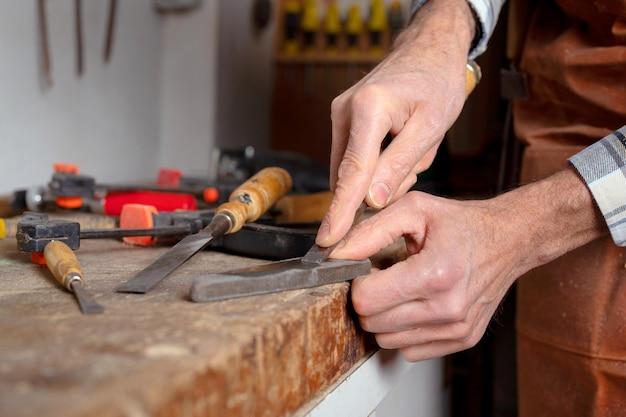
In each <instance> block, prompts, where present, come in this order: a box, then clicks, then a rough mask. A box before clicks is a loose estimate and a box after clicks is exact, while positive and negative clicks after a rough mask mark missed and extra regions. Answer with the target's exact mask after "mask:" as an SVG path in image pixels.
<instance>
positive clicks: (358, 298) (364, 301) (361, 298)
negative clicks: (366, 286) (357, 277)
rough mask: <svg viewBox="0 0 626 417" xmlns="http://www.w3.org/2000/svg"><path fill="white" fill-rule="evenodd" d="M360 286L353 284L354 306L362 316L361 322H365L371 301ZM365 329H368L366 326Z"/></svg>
mask: <svg viewBox="0 0 626 417" xmlns="http://www.w3.org/2000/svg"><path fill="white" fill-rule="evenodd" d="M360 288H361V287H360V286H356V285H354V284H353V285H352V307H353V308H354V311H355V312H356V313H357V314H358V315H359V316H361V323H363V319H364V317H365V316H366V315H367V313H368V312H369V310H370V307H371V306H370V302H369V300H368V297H366V296H365V294H364V292H363V290H361V289H360ZM364 330H367V329H366V328H364Z"/></svg>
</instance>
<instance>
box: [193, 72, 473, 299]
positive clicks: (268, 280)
mask: <svg viewBox="0 0 626 417" xmlns="http://www.w3.org/2000/svg"><path fill="white" fill-rule="evenodd" d="M480 77H481V74H480V68H479V67H478V65H476V63H475V62H473V61H470V62H468V64H467V67H466V84H465V88H466V93H467V94H468V95H469V94H470V93H471V92H472V90H473V89H474V87H475V86H476V84H477V83H478V81H479V80H480ZM364 210H365V203H362V204H361V206H360V207H359V209H358V210H357V213H356V214H355V222H357V221H358V219H359V217H360V216H361V214H362V213H363V212H364ZM335 247H336V245H333V246H331V247H327V248H322V247H320V246H318V245H316V244H314V245H313V246H312V247H311V249H310V250H309V251H308V252H307V253H306V254H305V255H304V256H303V257H302V258H299V259H289V260H286V261H281V262H275V263H272V264H266V265H260V266H256V267H252V268H246V269H242V270H238V271H231V272H225V273H220V274H208V275H204V276H200V277H197V278H195V279H194V281H193V284H192V286H191V293H190V296H191V300H192V301H194V302H208V301H218V300H226V299H230V298H239V297H247V296H253V295H260V294H269V293H275V292H280V291H289V290H296V289H301V288H311V287H316V286H320V285H326V284H330V283H336V282H342V281H350V280H352V279H354V278H356V277H358V276H360V275H365V274H367V273H368V272H369V271H370V268H371V262H370V260H369V259H365V260H360V261H359V260H357V261H353V260H328V256H329V255H330V254H331V253H332V251H333V249H334V248H335ZM401 251H402V252H405V251H406V249H405V248H401ZM396 256H397V254H396V253H391V254H390V253H387V254H385V257H387V258H396Z"/></svg>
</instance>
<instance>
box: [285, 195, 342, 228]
mask: <svg viewBox="0 0 626 417" xmlns="http://www.w3.org/2000/svg"><path fill="white" fill-rule="evenodd" d="M332 201H333V193H332V192H331V191H321V192H319V193H313V194H302V195H288V196H285V197H283V198H281V199H280V200H279V201H278V202H277V203H276V205H275V206H274V208H275V209H277V210H278V211H279V212H280V214H279V215H278V216H277V217H276V221H277V222H278V223H314V222H321V221H322V220H323V219H324V216H325V215H326V212H327V211H328V209H329V208H330V203H332Z"/></svg>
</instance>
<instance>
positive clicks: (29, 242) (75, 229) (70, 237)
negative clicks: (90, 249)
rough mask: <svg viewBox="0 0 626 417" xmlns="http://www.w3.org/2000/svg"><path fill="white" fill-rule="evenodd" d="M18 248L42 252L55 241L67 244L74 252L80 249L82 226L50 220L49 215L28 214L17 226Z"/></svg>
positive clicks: (76, 223)
mask: <svg viewBox="0 0 626 417" xmlns="http://www.w3.org/2000/svg"><path fill="white" fill-rule="evenodd" d="M15 237H16V239H17V248H18V249H19V250H20V251H23V252H42V251H43V250H44V248H45V247H46V245H47V244H48V243H50V242H51V241H53V240H58V241H61V242H63V243H65V244H66V245H67V246H69V247H70V248H71V249H72V250H76V249H78V248H79V247H80V224H79V223H78V222H69V221H65V220H50V219H49V218H48V215H47V214H44V213H31V212H27V213H25V214H24V215H23V216H22V219H21V220H20V221H19V222H18V224H17V233H16V234H15Z"/></svg>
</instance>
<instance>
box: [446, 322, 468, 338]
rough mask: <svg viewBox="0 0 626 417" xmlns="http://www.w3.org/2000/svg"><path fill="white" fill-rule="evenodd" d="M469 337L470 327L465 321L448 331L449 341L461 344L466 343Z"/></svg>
mask: <svg viewBox="0 0 626 417" xmlns="http://www.w3.org/2000/svg"><path fill="white" fill-rule="evenodd" d="M471 336H472V326H471V325H470V324H469V323H467V322H465V321H463V322H459V323H456V324H455V325H454V326H453V327H452V329H451V331H450V338H451V339H454V340H460V341H462V342H466V341H467V340H468V339H469V338H470V337H471Z"/></svg>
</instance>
